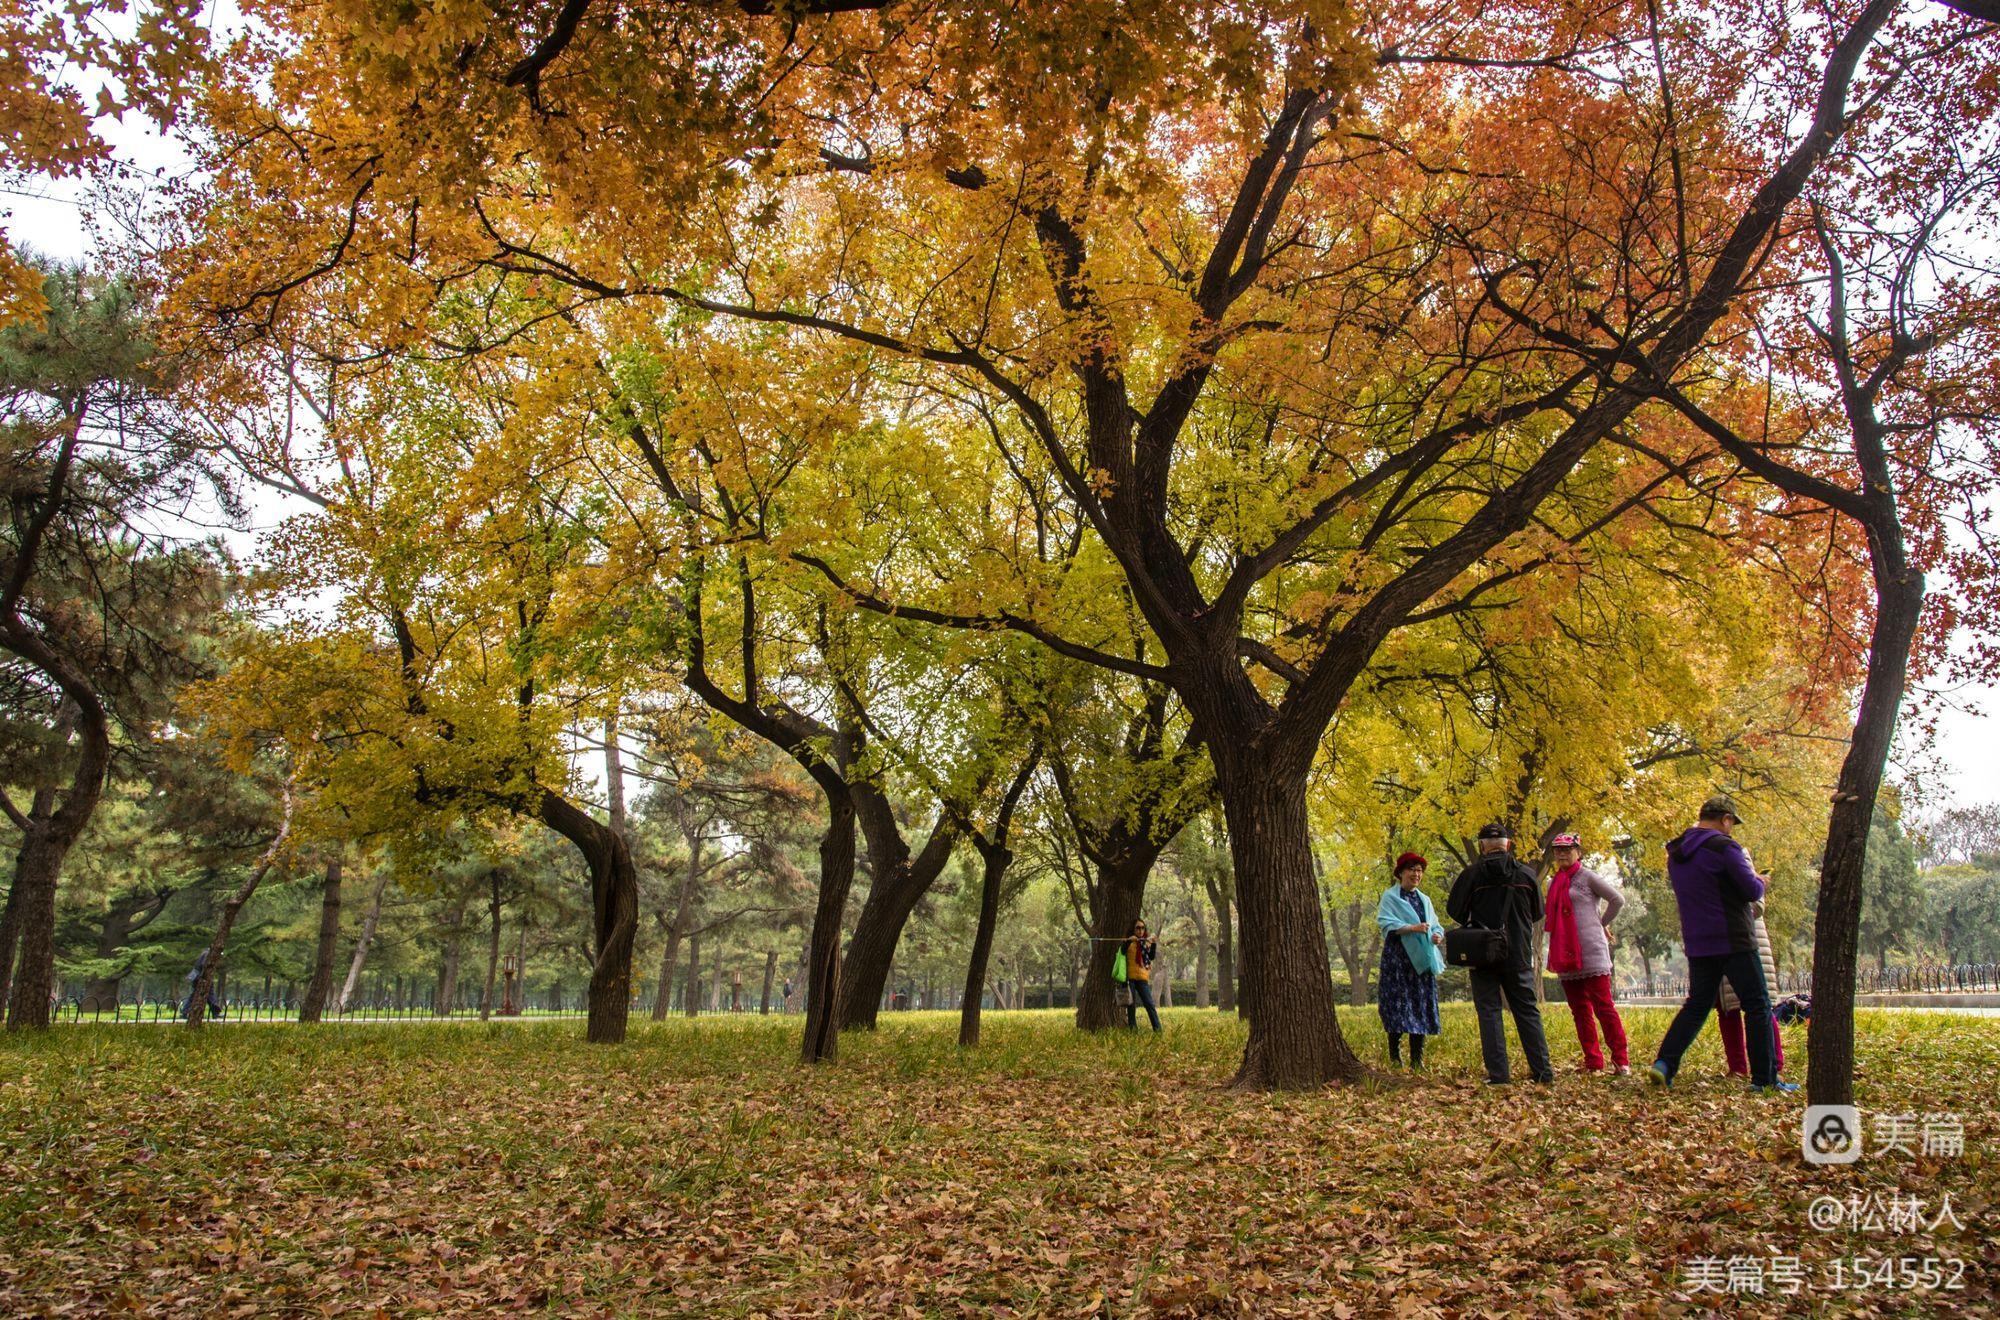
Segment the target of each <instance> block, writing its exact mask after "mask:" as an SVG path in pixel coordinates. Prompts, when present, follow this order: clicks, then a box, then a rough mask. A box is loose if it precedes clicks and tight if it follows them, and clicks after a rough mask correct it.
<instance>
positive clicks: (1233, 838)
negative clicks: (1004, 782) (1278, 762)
mask: <svg viewBox="0 0 2000 1320" xmlns="http://www.w3.org/2000/svg"><path fill="white" fill-rule="evenodd" d="M1210 746H1211V748H1213V747H1214V746H1215V744H1214V743H1213V742H1211V743H1210ZM1216 760H1217V767H1216V768H1217V771H1218V786H1219V787H1220V789H1221V794H1222V806H1223V813H1224V815H1225V816H1226V818H1227V820H1228V823H1229V853H1230V860H1231V861H1232V862H1233V864H1234V866H1235V872H1236V890H1237V902H1238V904H1239V906H1240V907H1241V909H1242V916H1243V987H1242V988H1243V998H1244V999H1245V1000H1247V1001H1248V1007H1249V1016H1250V1040H1249V1043H1248V1044H1247V1045H1246V1046H1245V1047H1244V1052H1243V1063H1242V1066H1241V1067H1240V1068H1239V1069H1238V1070H1237V1074H1236V1085H1237V1086H1239V1087H1243V1088H1246V1089H1294V1088H1304V1087H1314V1086H1319V1085H1322V1084H1323V1083H1326V1082H1330V1081H1352V1080H1355V1079H1357V1078H1359V1077H1360V1076H1362V1074H1363V1072H1364V1070H1363V1068H1362V1066H1361V1061H1360V1060H1359V1059H1357V1058H1356V1057H1355V1056H1354V1051H1353V1050H1351V1049H1350V1048H1349V1047H1348V1044H1347V1039H1346V1037H1345V1036H1343V1035H1342V1034H1341V1030H1340V1021H1339V1019H1338V1018H1337V1016H1336V1015H1335V1013H1334V1007H1333V978H1332V976H1331V974H1330V973H1329V970H1328V962H1327V949H1326V925H1325V921H1324V920H1323V918H1322V915H1321V914H1322V911H1323V909H1322V907H1321V905H1320V898H1319V885H1318V883H1317V882H1316V881H1315V879H1314V877H1313V860H1312V847H1311V839H1310V834H1309V832H1308V827H1307V823H1306V793H1305V788H1306V776H1305V775H1304V774H1303V773H1299V774H1288V773H1284V772H1283V770H1282V769H1280V768H1277V767H1273V766H1271V765H1270V764H1269V763H1268V761H1264V762H1259V761H1257V760H1255V759H1254V758H1253V757H1252V756H1251V755H1250V754H1248V749H1245V750H1244V751H1242V752H1239V754H1238V755H1237V756H1234V757H1231V756H1221V757H1217V758H1216ZM1232 761H1234V762H1235V764H1233V765H1231V764H1229V763H1230V762H1232ZM1225 765H1228V767H1229V768H1228V769H1227V770H1226V771H1225V770H1224V766H1225Z"/></svg>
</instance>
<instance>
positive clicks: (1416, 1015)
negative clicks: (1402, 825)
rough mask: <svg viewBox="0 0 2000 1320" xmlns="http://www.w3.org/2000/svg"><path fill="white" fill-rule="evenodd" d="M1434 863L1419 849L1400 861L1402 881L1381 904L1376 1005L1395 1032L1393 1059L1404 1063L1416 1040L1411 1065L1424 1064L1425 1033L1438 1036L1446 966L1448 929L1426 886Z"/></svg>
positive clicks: (1398, 869)
mask: <svg viewBox="0 0 2000 1320" xmlns="http://www.w3.org/2000/svg"><path fill="white" fill-rule="evenodd" d="M1429 868H1430V863H1429V862H1427V861H1425V860H1424V859H1423V858H1422V857H1420V856H1418V855H1417V854H1416V853H1413V852H1406V853H1404V854H1403V855H1402V856H1401V857H1398V858H1397V859H1396V882H1395V883H1394V884H1392V885H1390V886H1389V888H1388V889H1387V890H1386V891H1384V893H1383V895H1382V901H1381V902H1380V903H1378V904H1377V905H1376V907H1375V921H1376V924H1377V925H1379V926H1381V927H1382V969H1381V974H1380V976H1379V978H1378V980H1377V992H1376V1009H1377V1011H1378V1012H1380V1013H1381V1015H1382V1029H1383V1030H1384V1031H1386V1032H1388V1033H1389V1061H1390V1062H1391V1063H1401V1062H1402V1061H1403V1054H1402V1048H1401V1047H1402V1038H1403V1037H1404V1036H1408V1037H1409V1038H1410V1066H1411V1067H1412V1068H1421V1067H1423V1063H1424V1037H1426V1036H1435V1035H1437V1034H1438V1032H1439V1030H1440V1027H1439V1026H1438V987H1437V977H1438V973H1439V972H1441V971H1443V970H1444V951H1443V946H1444V927H1443V926H1440V925H1438V919H1437V909H1436V908H1435V907H1433V906H1432V904H1431V901H1430V900H1429V899H1428V898H1425V897H1424V891H1423V890H1422V889H1421V888H1420V886H1421V885H1422V884H1423V882H1424V872H1425V871H1426V870H1428V869H1429Z"/></svg>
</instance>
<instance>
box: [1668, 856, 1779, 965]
mask: <svg viewBox="0 0 2000 1320" xmlns="http://www.w3.org/2000/svg"><path fill="white" fill-rule="evenodd" d="M1667 879H1668V880H1669V881H1670V882H1672V884H1673V887H1674V902H1675V903H1676V904H1678V905H1679V907H1680V910H1681V949H1682V951H1683V952H1685V953H1686V954H1687V956H1688V957H1690V958H1707V957H1713V956H1715V955H1717V954H1726V953H1755V952H1756V951H1757V914H1756V913H1755V912H1753V911H1751V909H1750V905H1751V904H1752V903H1755V902H1756V901H1757V900H1758V899H1760V898H1762V897H1764V882H1763V881H1762V880H1759V879H1758V878H1757V873H1756V872H1755V871H1753V870H1751V869H1750V854H1748V853H1746V852H1744V851H1743V845H1742V844H1740V843H1738V842H1736V840H1734V839H1732V838H1730V837H1729V836H1728V835H1726V834H1722V833H1719V832H1718V831H1715V830H1711V829H1708V828H1707V827H1705V826H1701V825H1697V826H1695V827H1694V828H1693V829H1691V830H1689V831H1688V832H1687V833H1685V834H1683V835H1681V837H1680V838H1678V839H1675V840H1674V841H1673V842H1672V843H1669V844H1668V845H1667Z"/></svg>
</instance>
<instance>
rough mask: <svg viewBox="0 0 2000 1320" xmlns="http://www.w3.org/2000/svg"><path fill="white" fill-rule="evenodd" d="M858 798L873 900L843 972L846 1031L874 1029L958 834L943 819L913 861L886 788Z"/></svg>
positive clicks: (867, 788) (867, 787) (871, 788)
mask: <svg viewBox="0 0 2000 1320" xmlns="http://www.w3.org/2000/svg"><path fill="white" fill-rule="evenodd" d="M853 794H854V809H855V817H856V821H857V823H858V824H859V825H860V827H861V832H862V833H863V835H865V836H866V838H867V840H868V877H869V879H868V897H867V899H866V900H864V901H863V903H862V904H861V912H860V914H859V915H858V916H856V917H855V920H854V934H853V935H852V936H850V937H849V938H848V941H847V954H846V958H845V961H844V963H843V965H842V969H841V976H842V982H843V984H842V989H841V994H842V1004H841V1010H840V1025H841V1027H842V1028H843V1029H846V1028H862V1029H873V1027H874V1026H875V1015H876V1011H877V1010H878V1009H879V1008H880V1006H881V1003H882V993H883V991H884V989H886V988H887V986H888V982H889V969H890V967H891V966H892V965H893V964H894V962H895V960H896V946H897V945H898V944H899V943H901V941H902V938H903V927H904V926H906V925H907V924H908V923H909V920H910V914H911V913H912V912H914V911H916V907H917V903H918V902H919V901H920V900H921V899H922V898H923V896H924V895H925V894H927V893H929V892H930V889H931V886H932V885H934V884H936V883H937V878H938V876H940V875H942V874H943V873H944V868H945V866H946V864H947V863H949V862H950V861H951V852H952V848H953V846H954V845H955V844H956V843H957V841H958V832H957V830H956V828H955V827H954V825H953V824H952V823H951V821H950V818H949V816H940V817H939V819H938V822H937V824H935V825H934V826H932V828H931V833H930V837H929V838H928V839H927V840H926V841H925V843H924V846H923V849H922V851H920V852H919V853H918V854H917V855H916V856H915V857H912V856H911V855H910V849H909V845H908V844H906V843H905V842H904V841H903V834H902V830H901V828H900V827H899V826H898V825H897V823H896V814H895V811H894V809H893V808H892V807H891V806H890V803H889V799H888V797H887V795H886V794H884V793H883V792H882V790H881V789H880V787H879V786H877V785H875V784H872V783H867V782H862V783H857V784H855V785H854V786H853Z"/></svg>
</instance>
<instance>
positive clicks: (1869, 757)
mask: <svg viewBox="0 0 2000 1320" xmlns="http://www.w3.org/2000/svg"><path fill="white" fill-rule="evenodd" d="M1899 557H1900V556H1899ZM1923 606H1924V578H1923V574H1921V573H1919V572H1917V571H1916V570H1915V569H1905V570H1904V571H1903V573H1902V574H1901V575H1900V576H1896V577H1891V576H1887V575H1886V574H1884V573H1883V571H1882V570H1881V569H1880V568H1878V569H1877V580H1876V610H1875V629H1874V632H1873V634H1872V635H1871V636H1870V637H1869V639H1868V681H1867V683H1866V685H1865V686H1863V688H1862V690H1861V707H1860V710H1859V712H1858V713H1857V714H1856V716H1855V720H1854V739H1853V741H1852V742H1851V743H1849V744H1848V749H1847V759H1846V760H1845V761H1844V762H1842V764H1841V767H1840V779H1839V782H1838V784H1837V785H1836V787H1835V790H1834V801H1833V814H1832V817H1831V819H1829V820H1828V822H1827V829H1826V853H1825V860H1824V861H1823V862H1822V863H1821V865H1820V878H1819V911H1818V913H1817V915H1816V916H1815V917H1814V920H1813V968H1812V971H1813V982H1812V986H1813V1011H1812V1019H1811V1023H1810V1025H1808V1027H1807V1029H1806V1049H1807V1055H1808V1058H1809V1062H1808V1064H1807V1069H1806V1098H1807V1100H1808V1102H1809V1103H1812V1104H1816V1105H1849V1104H1853V1103H1854V964H1855V956H1856V953H1857V952H1858V947H1859V943H1860V934H1861V890H1862V880H1863V878H1864V874H1865V869H1866V860H1867V855H1868V830H1869V826H1870V824H1871V823H1872V822H1873V821H1874V818H1875V799H1876V796H1877V795H1878V794H1879V793H1880V792H1881V788H1882V767H1883V765H1884V764H1885V763H1886V762H1887V761H1888V759H1889V747H1890V744H1891V743H1892V742H1893V741H1894V739H1895V735H1896V718H1897V714H1898V712H1899V711H1900V710H1901V709H1902V704H1903V692H1904V689H1905V687H1906V686H1907V684H1908V680H1909V666H1910V645H1911V643H1912V642H1913V641H1914V640H1915V638H1916V635H1917V627H1918V624H1919V623H1920V622H1921V621H1922V618H1923Z"/></svg>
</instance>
